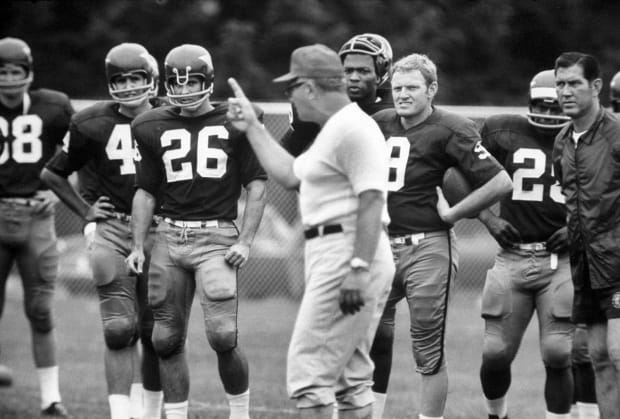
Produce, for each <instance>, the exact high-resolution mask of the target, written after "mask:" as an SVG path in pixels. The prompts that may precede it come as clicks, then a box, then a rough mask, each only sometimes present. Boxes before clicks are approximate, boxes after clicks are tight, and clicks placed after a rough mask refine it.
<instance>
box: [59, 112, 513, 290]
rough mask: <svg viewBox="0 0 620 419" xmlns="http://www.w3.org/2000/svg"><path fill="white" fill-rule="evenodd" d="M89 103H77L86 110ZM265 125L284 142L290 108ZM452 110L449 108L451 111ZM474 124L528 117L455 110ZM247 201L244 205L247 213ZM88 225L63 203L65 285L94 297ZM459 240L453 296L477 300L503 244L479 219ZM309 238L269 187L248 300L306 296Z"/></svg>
mask: <svg viewBox="0 0 620 419" xmlns="http://www.w3.org/2000/svg"><path fill="white" fill-rule="evenodd" d="M86 104H88V102H86V101H80V102H76V109H81V108H82V107H84V106H85V105H86ZM260 106H261V107H262V108H263V109H264V110H265V126H266V127H267V129H268V130H269V131H270V132H271V133H272V134H273V136H274V137H275V138H281V136H282V135H283V134H284V133H285V132H286V130H287V128H288V124H289V106H288V105H287V104H283V103H279V104H272V103H262V104H260ZM447 108H449V107H447ZM454 110H456V111H458V112H461V113H464V114H465V115H466V116H469V117H471V118H472V119H474V120H478V121H479V120H480V119H481V118H482V117H484V116H486V115H489V114H490V113H497V112H500V111H504V112H505V111H508V112H519V113H523V109H521V108H512V109H511V108H501V109H500V108H485V107H467V108H454ZM242 211H243V202H241V203H240V211H239V213H240V214H241V213H242ZM82 226H83V223H82V221H81V220H80V219H79V218H78V217H77V216H75V215H74V214H73V213H72V212H71V211H70V210H68V209H67V207H65V206H64V204H58V207H57V212H56V230H57V233H58V236H59V250H60V255H61V260H60V271H59V285H60V286H61V287H63V288H65V289H66V290H67V291H68V292H70V293H74V294H93V295H94V284H93V280H92V273H91V271H90V267H89V263H88V254H87V251H86V247H85V244H84V238H83V236H82V233H81V230H82ZM455 230H456V233H457V237H458V239H459V242H458V243H459V249H460V254H461V256H460V269H459V274H458V278H457V281H456V282H455V285H454V291H453V296H455V297H463V298H475V296H478V295H479V294H480V290H481V287H482V284H483V282H484V277H485V273H486V271H487V269H488V268H489V267H490V266H491V265H492V262H493V258H494V255H495V253H496V251H497V245H496V244H495V241H494V240H493V239H492V238H491V236H490V235H489V234H488V233H487V232H486V230H485V229H484V227H483V226H482V225H481V224H480V223H479V222H478V221H476V220H463V221H460V222H459V223H458V224H457V225H456V227H455ZM302 246H303V234H302V228H301V224H300V222H299V217H298V211H297V197H296V192H292V191H286V190H284V189H283V188H281V187H280V186H279V185H277V184H276V183H275V182H273V181H268V183H267V206H266V209H265V214H264V216H263V219H262V222H261V226H260V228H259V231H258V233H257V236H256V239H255V242H254V245H253V247H252V251H251V257H250V260H249V261H248V263H247V264H246V265H245V266H244V267H243V268H242V269H241V270H240V272H239V292H240V295H241V296H242V297H243V298H267V297H283V298H292V299H298V298H300V296H301V294H302V292H303V252H302Z"/></svg>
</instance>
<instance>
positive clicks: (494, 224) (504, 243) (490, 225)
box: [485, 217, 521, 249]
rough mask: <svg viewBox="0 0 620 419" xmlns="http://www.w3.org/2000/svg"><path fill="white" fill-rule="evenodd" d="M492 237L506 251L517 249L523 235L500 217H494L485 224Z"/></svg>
mask: <svg viewBox="0 0 620 419" xmlns="http://www.w3.org/2000/svg"><path fill="white" fill-rule="evenodd" d="M485 225H486V227H487V229H488V230H489V233H491V236H493V238H495V240H496V241H497V244H499V245H500V246H501V247H503V248H504V249H510V248H511V247H515V245H516V244H517V243H520V242H521V234H520V233H519V230H517V229H516V228H515V227H514V226H513V225H512V224H510V223H509V222H508V221H506V220H504V219H503V218H500V217H494V218H493V219H492V220H489V221H487V222H486V223H485Z"/></svg>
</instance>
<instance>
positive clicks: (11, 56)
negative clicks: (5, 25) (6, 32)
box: [0, 37, 33, 89]
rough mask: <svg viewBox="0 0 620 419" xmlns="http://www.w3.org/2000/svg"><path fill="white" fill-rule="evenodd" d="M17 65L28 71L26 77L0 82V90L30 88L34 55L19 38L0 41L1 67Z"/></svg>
mask: <svg viewBox="0 0 620 419" xmlns="http://www.w3.org/2000/svg"><path fill="white" fill-rule="evenodd" d="M5 64H15V65H18V66H21V67H23V68H24V70H26V77H25V78H23V79H21V80H11V81H0V89H15V88H23V87H28V85H30V83H32V78H33V72H32V70H33V66H32V53H31V52H30V47H29V46H28V44H27V43H25V42H24V41H22V40H21V39H18V38H10V37H7V38H2V39H0V66H3V65H5Z"/></svg>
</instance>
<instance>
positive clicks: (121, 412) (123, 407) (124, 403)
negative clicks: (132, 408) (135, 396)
mask: <svg viewBox="0 0 620 419" xmlns="http://www.w3.org/2000/svg"><path fill="white" fill-rule="evenodd" d="M108 404H109V405H110V419H129V396H127V395H125V394H110V395H109V396H108Z"/></svg>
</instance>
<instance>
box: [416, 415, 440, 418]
mask: <svg viewBox="0 0 620 419" xmlns="http://www.w3.org/2000/svg"><path fill="white" fill-rule="evenodd" d="M418 417H419V418H420V419H443V416H424V415H422V414H420V415H418Z"/></svg>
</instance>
